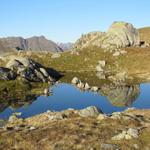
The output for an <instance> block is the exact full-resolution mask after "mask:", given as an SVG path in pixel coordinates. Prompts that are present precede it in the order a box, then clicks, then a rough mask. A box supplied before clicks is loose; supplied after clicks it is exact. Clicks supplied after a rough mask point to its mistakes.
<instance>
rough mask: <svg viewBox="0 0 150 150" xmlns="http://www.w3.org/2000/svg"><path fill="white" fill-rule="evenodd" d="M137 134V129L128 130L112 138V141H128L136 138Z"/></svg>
mask: <svg viewBox="0 0 150 150" xmlns="http://www.w3.org/2000/svg"><path fill="white" fill-rule="evenodd" d="M138 137H139V132H138V130H137V129H133V128H129V129H128V130H127V131H122V133H119V134H118V135H116V136H114V137H112V140H122V139H126V140H130V139H132V138H138Z"/></svg>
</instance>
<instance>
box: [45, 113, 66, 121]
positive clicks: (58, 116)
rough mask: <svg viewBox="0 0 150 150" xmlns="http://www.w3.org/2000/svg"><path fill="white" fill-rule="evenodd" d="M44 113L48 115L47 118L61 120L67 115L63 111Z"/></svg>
mask: <svg viewBox="0 0 150 150" xmlns="http://www.w3.org/2000/svg"><path fill="white" fill-rule="evenodd" d="M45 115H46V116H47V117H48V119H49V120H62V119H64V118H66V117H67V116H66V115H65V114H63V113H50V114H49V113H46V114H45Z"/></svg>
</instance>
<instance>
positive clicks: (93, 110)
mask: <svg viewBox="0 0 150 150" xmlns="http://www.w3.org/2000/svg"><path fill="white" fill-rule="evenodd" d="M78 113H79V115H80V116H82V117H97V116H98V115H99V114H100V113H103V112H102V111H101V110H100V109H99V108H97V107H95V106H89V107H87V108H84V109H81V110H79V112H78Z"/></svg>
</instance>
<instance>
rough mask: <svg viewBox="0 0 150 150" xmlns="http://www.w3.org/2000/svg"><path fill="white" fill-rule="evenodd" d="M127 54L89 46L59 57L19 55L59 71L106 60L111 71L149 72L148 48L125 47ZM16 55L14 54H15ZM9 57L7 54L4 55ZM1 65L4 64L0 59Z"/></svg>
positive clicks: (88, 68)
mask: <svg viewBox="0 0 150 150" xmlns="http://www.w3.org/2000/svg"><path fill="white" fill-rule="evenodd" d="M126 51H127V54H126V55H122V56H119V57H113V56H112V54H110V53H104V52H103V50H102V49H100V48H96V47H94V48H89V49H84V50H82V51H78V52H79V55H77V54H71V53H70V52H65V53H61V57H59V58H55V59H52V58H51V55H52V54H51V53H46V54H45V53H35V52H30V53H28V52H23V53H21V54H19V56H23V57H25V56H28V57H30V58H32V59H34V60H35V61H38V62H39V63H41V64H43V65H44V66H46V67H51V68H53V69H55V70H57V71H61V72H84V71H95V67H96V65H97V62H98V61H99V60H106V62H107V65H106V68H107V69H110V70H112V71H114V72H115V71H116V70H117V71H123V70H125V71H127V72H128V73H129V74H130V75H133V74H142V73H146V72H147V73H150V61H149V58H150V48H127V49H126ZM15 55H16V54H15ZM6 58H7V59H9V56H7V57H6ZM0 64H1V66H4V65H5V62H4V61H0Z"/></svg>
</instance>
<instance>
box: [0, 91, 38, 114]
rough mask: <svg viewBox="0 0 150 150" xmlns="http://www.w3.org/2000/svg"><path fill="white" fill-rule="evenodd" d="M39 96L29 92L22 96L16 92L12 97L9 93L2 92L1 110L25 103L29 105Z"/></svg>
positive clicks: (0, 96)
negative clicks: (3, 93)
mask: <svg viewBox="0 0 150 150" xmlns="http://www.w3.org/2000/svg"><path fill="white" fill-rule="evenodd" d="M37 97H38V96H37V95H35V94H29V93H26V94H25V93H24V95H23V94H22V95H21V97H20V94H19V93H16V94H15V95H14V96H13V97H11V95H9V93H8V94H7V95H2V94H0V112H2V111H4V110H5V109H6V108H8V107H11V108H13V109H17V108H20V107H22V106H24V105H29V104H31V103H32V102H33V101H34V100H36V99H37Z"/></svg>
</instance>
